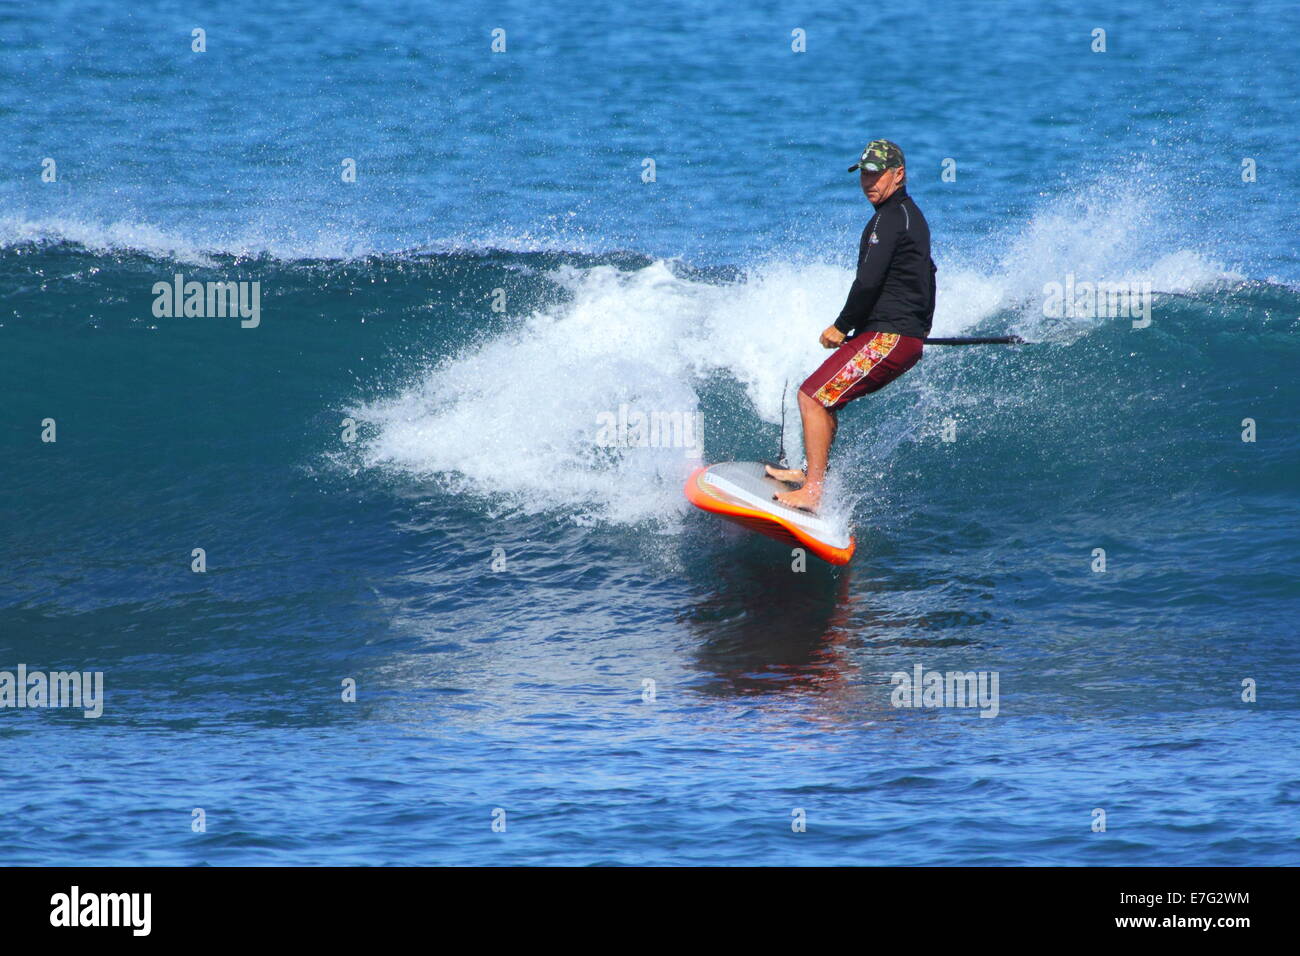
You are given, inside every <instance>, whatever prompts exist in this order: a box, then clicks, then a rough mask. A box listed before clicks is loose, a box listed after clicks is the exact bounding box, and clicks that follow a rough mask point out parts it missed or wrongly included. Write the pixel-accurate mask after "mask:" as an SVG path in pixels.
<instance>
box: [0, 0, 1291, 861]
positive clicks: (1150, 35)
mask: <svg viewBox="0 0 1300 956" xmlns="http://www.w3.org/2000/svg"><path fill="white" fill-rule="evenodd" d="M998 9H999V12H998V13H997V15H990V13H989V8H988V7H987V5H986V4H982V3H975V2H955V0H951V2H931V3H919V4H916V5H914V6H912V7H909V8H907V9H906V10H899V11H897V12H896V13H895V14H891V15H889V16H882V15H880V13H879V11H872V10H867V9H865V8H855V7H845V6H843V5H832V4H822V5H811V4H795V5H780V6H777V5H774V4H749V5H742V6H736V5H730V6H727V7H725V8H721V7H720V8H717V9H710V8H707V7H705V6H704V5H697V4H689V3H686V4H683V3H664V4H656V5H654V6H652V7H646V8H633V7H622V8H618V9H613V10H602V9H599V8H597V9H593V8H591V7H590V6H589V5H585V4H576V3H557V2H541V3H496V4H472V3H471V4H461V5H456V6H455V7H446V6H444V5H434V4H414V3H382V2H351V3H343V4H303V3H297V2H293V3H289V2H260V3H256V4H254V3H249V2H245V0H229V2H225V3H221V4H203V3H199V4H181V3H159V2H140V3H132V4H125V3H109V2H103V3H72V2H61V0H56V2H50V3H44V4H40V5H37V6H31V5H16V4H14V5H6V6H3V7H0V143H3V146H4V148H3V149H0V293H2V298H0V408H2V409H3V415H0V462H2V463H3V465H2V467H3V475H4V478H5V487H6V491H7V494H6V496H5V501H4V504H3V507H2V508H0V671H5V670H8V671H14V670H15V669H16V668H17V667H18V665H19V664H25V665H26V667H27V668H28V669H30V670H33V671H60V670H74V669H75V670H78V671H88V672H102V673H103V682H104V684H103V686H104V698H103V713H102V716H100V717H98V718H93V719H87V718H86V717H84V716H83V714H82V712H81V711H80V710H75V709H52V708H43V709H0V863H4V864H10V865H13V864H19V865H32V864H52V863H58V864H90V865H106V864H169V865H172V864H174V865H197V864H212V865H230V864H238V865H248V864H330V865H342V864H407V865H409V864H456V865H472V864H493V865H497V864H544V865H552V864H562V865H583V864H634V865H635V864H774V865H786V864H799V865H802V864H922V865H932V864H958V865H963V864H971V865H975V864H1030V865H1059V864H1071V865H1080V864H1083V865H1142V864H1147V865H1198V864H1199V865H1232V866H1246V865H1259V864H1293V863H1295V862H1297V858H1298V856H1300V838H1298V835H1297V834H1298V833H1300V827H1298V825H1297V824H1298V821H1300V767H1297V758H1296V754H1297V752H1298V744H1300V731H1298V730H1297V721H1296V716H1297V712H1298V711H1300V650H1297V635H1296V620H1297V616H1298V613H1300V556H1298V555H1300V520H1298V519H1300V503H1298V501H1297V478H1298V476H1300V382H1298V376H1297V374H1296V370H1297V367H1300V262H1298V261H1297V243H1296V237H1297V228H1296V227H1297V215H1296V213H1297V208H1298V207H1297V197H1298V196H1300V172H1298V171H1297V168H1296V164H1295V162H1294V157H1293V155H1292V153H1293V151H1294V146H1295V143H1296V140H1297V132H1298V124H1297V120H1296V118H1295V113H1294V106H1295V103H1296V100H1297V81H1296V78H1295V64H1296V62H1297V60H1298V59H1300V40H1298V39H1297V37H1300V14H1298V13H1297V7H1296V6H1295V5H1294V4H1288V3H1282V2H1257V3H1244V4H1233V5H1228V6H1224V5H1210V4H1197V3H1160V4H1155V3H1139V4H1130V5H1125V6H1124V7H1123V8H1115V7H1113V6H1112V5H1102V4H1089V3H1082V4H1080V3H1064V2H1061V3H1038V2H1036V3H1028V2H1026V3H1019V4H1008V5H1005V6H1002V7H999V8H998ZM195 28H202V29H204V30H205V31H206V34H205V39H206V51H205V52H201V53H200V52H194V51H193V50H192V49H191V44H192V42H193V40H192V35H191V31H192V30H193V29H195ZM498 28H499V29H502V30H504V31H505V34H504V37H505V50H504V52H500V53H494V52H492V43H493V31H494V30H496V29H498ZM1098 28H1101V29H1104V30H1105V31H1106V51H1105V52H1104V53H1094V52H1092V50H1091V49H1090V46H1091V45H1092V43H1093V31H1094V30H1095V29H1098ZM794 30H803V31H805V36H806V52H802V53H795V52H793V51H792V50H791V43H792V31H794ZM877 136H886V137H889V138H891V139H894V140H896V141H897V142H899V143H900V144H901V145H902V147H903V148H904V150H905V151H906V155H907V159H908V175H909V180H910V190H911V192H912V194H913V195H914V196H915V197H916V199H917V201H918V203H919V205H920V206H921V207H922V208H923V209H924V210H925V212H926V214H927V216H928V218H929V220H930V225H931V229H932V232H933V234H934V237H935V258H936V261H937V262H938V265H939V270H940V271H939V277H938V279H939V303H938V308H937V313H936V321H935V334H938V335H964V334H994V335H1000V334H1009V333H1015V334H1018V335H1021V336H1023V337H1024V338H1025V339H1026V340H1027V344H1025V345H1023V346H1020V347H1016V348H1005V347H997V346H990V347H971V348H949V349H944V348H942V347H937V346H935V347H931V348H930V349H928V350H927V352H926V356H925V358H924V359H923V361H922V362H921V364H920V365H919V366H917V368H916V369H914V370H913V371H912V372H910V373H908V375H906V376H905V377H904V378H902V379H900V380H899V381H898V382H896V383H895V384H893V385H891V386H890V387H889V388H888V389H886V390H884V391H883V392H881V393H879V394H877V395H874V396H871V397H869V398H866V399H863V400H862V401H859V402H857V403H855V404H854V405H853V406H851V407H850V409H849V410H848V411H846V412H845V413H844V415H843V416H842V419H841V429H840V434H839V438H838V441H837V444H836V451H835V457H834V459H833V490H834V492H835V503H834V505H833V510H834V511H835V513H836V515H837V516H838V517H839V518H840V519H841V520H843V521H844V522H846V523H848V524H850V525H851V526H852V527H853V529H854V532H855V534H856V536H857V541H858V553H857V556H856V557H855V559H854V561H853V562H852V564H850V565H849V566H847V567H845V568H842V569H835V568H831V567H829V566H827V565H822V564H819V563H817V562H816V561H815V560H814V561H811V562H810V563H809V564H808V566H807V567H806V569H805V570H795V569H794V567H795V565H796V562H795V561H794V560H793V559H792V556H791V554H790V551H789V549H788V548H786V547H783V546H782V545H780V544H777V543H775V542H771V541H768V540H767V539H764V538H760V537H757V536H754V535H751V534H748V533H746V532H744V531H741V530H739V529H735V528H732V527H731V526H728V525H723V524H721V523H719V522H717V521H715V520H714V519H712V518H710V517H708V516H706V515H703V514H700V513H698V512H695V511H694V510H693V509H691V508H690V506H689V505H688V504H687V503H686V502H685V501H684V499H683V498H682V494H681V486H682V483H683V481H684V479H685V477H686V475H687V473H688V472H689V470H690V468H691V467H692V466H693V465H694V464H695V461H696V458H697V457H698V456H699V455H701V454H702V457H703V459H704V460H707V461H715V460H726V459H741V460H745V459H755V458H766V457H771V456H773V455H774V454H775V453H776V450H777V447H778V445H779V444H780V443H781V441H782V440H783V441H784V444H785V445H786V446H787V448H797V447H798V443H799V440H800V436H799V431H798V424H797V421H795V420H794V416H793V414H791V415H789V416H787V420H786V422H785V427H784V432H783V431H782V417H783V416H782V408H783V404H786V405H788V406H790V407H793V402H792V401H791V400H790V398H789V395H788V391H789V390H791V389H793V388H794V386H795V385H796V384H797V383H798V381H800V380H801V378H802V377H803V376H804V375H806V374H807V372H808V371H810V370H811V369H812V368H814V367H815V366H816V365H817V364H818V363H819V362H820V361H821V359H822V357H823V354H822V353H821V351H820V349H819V348H818V346H817V342H816V338H817V334H818V332H819V331H820V329H822V328H823V327H825V325H827V324H829V322H830V321H831V320H832V319H833V318H834V316H835V314H836V313H837V312H838V309H839V307H840V306H841V304H842V302H843V299H844V296H845V294H846V292H847V289H848V285H849V282H850V279H851V275H852V272H851V265H852V258H853V255H854V252H855V250H856V244H857V240H858V235H859V232H860V230H861V227H862V225H863V223H864V222H865V221H866V219H867V218H868V217H869V215H870V208H869V206H868V204H867V203H866V201H865V200H864V199H863V197H862V195H861V193H860V192H859V191H858V188H857V184H856V179H855V177H854V176H852V175H850V174H848V173H846V172H845V170H846V168H847V166H848V165H849V164H850V163H851V162H853V161H854V160H855V159H856V157H857V154H858V152H859V151H860V150H861V148H862V146H863V144H864V143H865V142H866V141H867V140H868V139H870V138H873V137H877ZM647 159H650V160H653V168H654V173H655V176H654V180H653V181H651V182H646V181H643V172H644V170H645V169H646V168H647V164H646V163H645V161H646V160H647ZM47 160H52V161H53V166H52V167H51V166H50V164H49V163H47V162H46V161H47ZM346 160H352V161H354V163H355V170H356V177H355V181H345V179H344V176H343V171H344V168H345V167H344V165H343V164H344V162H345V161H346ZM954 163H955V167H954V166H953V164H954ZM1243 163H1245V167H1243ZM1247 167H1248V168H1249V170H1250V171H1253V176H1252V175H1246V176H1243V170H1244V169H1246V168H1247ZM945 168H955V171H956V177H955V179H952V178H951V177H949V178H948V179H945V177H944V176H943V172H944V169H945ZM49 169H53V170H54V178H53V181H44V179H43V177H42V173H43V171H44V170H49ZM46 178H48V175H47V177H46ZM176 274H181V275H183V277H184V279H185V280H188V281H200V282H207V281H240V282H248V283H252V282H257V283H259V285H258V290H259V296H260V298H259V300H258V301H259V313H258V324H257V325H256V327H249V328H245V327H242V326H241V323H240V320H239V318H232V317H188V318H186V317H170V316H158V315H156V314H155V312H154V303H155V298H156V293H155V292H154V291H153V290H154V285H155V283H159V282H163V283H170V282H172V281H173V277H174V276H175V275H176ZM1067 281H1074V282H1125V283H1135V284H1137V285H1138V286H1139V287H1145V288H1150V289H1151V290H1152V299H1151V318H1152V321H1151V323H1150V325H1149V326H1146V327H1138V328H1135V327H1134V322H1133V321H1132V320H1131V319H1130V318H1128V317H1110V318H1095V317H1088V316H1083V315H1074V316H1066V317H1048V316H1045V314H1044V308H1043V302H1044V288H1045V285H1047V284H1049V283H1053V282H1056V283H1065V282H1067ZM1143 284H1145V285H1143ZM250 288H251V287H250ZM494 306H496V308H494ZM787 383H788V384H787ZM783 400H784V401H783ZM620 409H625V410H630V411H631V412H637V411H640V412H646V413H651V412H654V413H658V412H662V413H668V414H676V415H678V416H679V417H681V416H684V417H685V418H686V420H690V421H699V422H702V425H703V429H702V434H703V443H702V444H703V447H702V449H699V448H696V449H691V448H682V447H610V446H609V445H608V444H602V443H601V442H600V441H599V439H598V423H599V422H600V421H601V416H609V415H617V414H618V413H619V411H620ZM696 416H698V417H696ZM47 419H50V420H53V422H54V426H53V427H54V429H55V437H56V439H57V440H55V441H53V442H50V441H43V440H42V433H43V431H48V427H49V426H47V425H45V424H43V423H44V422H45V421H46V420H47ZM1247 420H1250V422H1251V423H1253V426H1251V425H1250V424H1249V423H1247ZM347 423H351V427H354V428H355V434H353V433H352V432H351V428H350V426H349V425H348V424H347ZM1252 427H1253V430H1254V435H1253V437H1254V440H1253V441H1244V440H1243V434H1244V433H1246V432H1247V431H1248V430H1249V429H1250V428H1252ZM47 437H48V436H47ZM347 438H352V439H353V440H345V439H347ZM945 438H952V439H954V440H945ZM669 444H671V443H669ZM194 549H203V554H204V560H205V568H206V570H203V571H201V572H197V571H195V570H194V569H193V563H192V562H193V561H194V560H195V558H194V556H193V552H194ZM1098 549H1101V551H1102V552H1104V558H1105V569H1104V571H1103V570H1100V565H1099V563H1098V562H1099V559H1098ZM917 666H920V667H921V668H923V670H924V671H926V672H933V671H938V672H950V671H976V672H986V673H988V674H996V675H997V678H998V697H997V702H996V716H990V717H982V716H981V715H980V711H979V710H978V709H974V708H959V707H945V708H929V707H921V708H908V707H897V706H894V701H893V699H892V698H893V693H894V690H895V688H894V684H893V682H892V677H893V675H895V674H896V673H899V672H905V673H908V674H911V673H913V672H914V671H913V669H914V668H916V667H917ZM0 680H2V678H0ZM345 682H354V683H355V697H356V699H355V701H345V700H344V699H343V697H344V692H345ZM1251 688H1253V689H1254V695H1255V696H1254V699H1253V700H1249V701H1248V700H1243V694H1245V695H1246V696H1250V695H1249V693H1248V691H1249V690H1250V689H1251ZM985 712H986V713H988V712H991V711H990V709H989V708H985ZM196 810H202V812H203V820H204V823H205V826H206V829H200V830H196V829H195V826H196V824H195V811H196ZM1098 810H1101V811H1104V813H1105V830H1104V831H1097V830H1094V826H1095V822H1094V821H1096V820H1097V819H1098V816H1097V813H1096V811H1098ZM800 811H802V813H803V814H804V816H805V817H806V830H805V832H796V829H797V828H795V827H792V823H797V822H798V820H799V812H800ZM494 820H495V821H497V822H498V823H499V822H500V821H501V820H504V822H505V828H504V831H501V829H500V826H499V825H498V827H497V828H496V829H494V827H493V823H494Z"/></svg>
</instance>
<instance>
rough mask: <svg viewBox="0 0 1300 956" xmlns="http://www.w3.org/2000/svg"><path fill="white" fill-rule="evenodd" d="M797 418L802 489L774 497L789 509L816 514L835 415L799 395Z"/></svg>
mask: <svg viewBox="0 0 1300 956" xmlns="http://www.w3.org/2000/svg"><path fill="white" fill-rule="evenodd" d="M799 417H800V419H801V420H802V421H803V450H804V457H805V458H806V459H807V461H808V472H807V474H806V476H805V477H804V483H803V487H802V488H798V489H796V490H794V491H786V492H783V493H781V494H779V495H777V496H776V500H777V501H779V502H781V504H783V505H789V506H790V507H792V508H804V509H807V510H808V511H816V510H817V506H818V505H819V504H821V500H822V489H823V487H824V486H825V484H826V465H827V463H828V462H829V461H830V457H831V443H832V442H834V441H835V429H836V428H837V427H838V425H839V422H838V420H837V419H836V417H835V412H833V411H832V410H831V409H829V408H826V407H825V406H824V405H822V403H821V402H819V401H817V399H815V398H811V397H810V396H808V395H805V394H804V393H803V392H799Z"/></svg>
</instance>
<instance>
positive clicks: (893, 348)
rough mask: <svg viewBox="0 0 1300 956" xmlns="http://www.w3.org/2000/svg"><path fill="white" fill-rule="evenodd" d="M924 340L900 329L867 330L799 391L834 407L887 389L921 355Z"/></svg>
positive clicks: (822, 366) (823, 365)
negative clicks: (902, 333) (905, 333)
mask: <svg viewBox="0 0 1300 956" xmlns="http://www.w3.org/2000/svg"><path fill="white" fill-rule="evenodd" d="M923 341H924V340H923V339H918V338H915V337H913V336H910V335H899V334H898V333H896V332H864V333H863V334H861V335H856V336H854V337H853V338H851V339H848V340H847V341H846V342H845V343H844V344H843V345H841V346H840V347H839V348H837V349H836V350H835V352H834V354H832V355H831V357H830V358H828V359H827V360H826V361H825V362H823V363H822V364H821V367H820V368H818V369H817V371H815V372H813V373H812V374H811V375H809V376H808V380H807V381H806V382H804V383H803V384H802V385H800V386H799V391H801V392H803V393H804V394H805V395H807V396H808V397H809V398H813V399H816V400H817V401H819V402H821V404H822V405H824V406H826V407H827V408H830V409H837V408H843V407H844V406H845V405H847V404H848V403H849V402H851V401H853V400H854V399H855V398H861V397H862V396H863V395H866V394H868V393H869V392H874V391H878V390H879V389H882V388H884V387H885V386H886V385H888V384H889V383H890V382H892V381H893V380H894V379H896V378H898V376H900V375H902V374H903V373H904V372H906V371H907V370H908V369H909V368H911V367H912V366H913V365H915V364H916V363H917V362H918V361H920V358H921V351H922V349H923V348H924V346H923V345H922V342H923Z"/></svg>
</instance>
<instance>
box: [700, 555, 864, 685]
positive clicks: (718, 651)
mask: <svg viewBox="0 0 1300 956" xmlns="http://www.w3.org/2000/svg"><path fill="white" fill-rule="evenodd" d="M711 557H712V558H714V560H713V561H710V562H708V563H707V565H705V564H704V562H703V561H702V562H701V564H702V567H701V568H700V570H701V571H702V572H703V573H701V574H699V575H698V576H695V579H696V580H698V581H707V582H708V586H707V588H705V587H701V588H700V589H698V592H697V597H696V599H695V601H694V603H692V604H691V605H690V606H689V607H687V608H686V609H685V610H684V611H683V612H682V614H681V617H680V620H681V622H682V623H683V624H685V625H686V626H687V627H689V628H690V629H691V631H692V632H693V633H695V634H696V636H697V637H698V651H697V652H696V657H695V663H696V665H697V666H698V667H699V669H700V670H701V671H702V672H703V674H704V675H705V680H704V682H703V684H702V685H701V687H700V689H701V690H702V691H704V692H705V693H710V694H716V695H720V696H727V695H744V694H758V693H772V692H788V691H802V690H808V689H819V690H820V689H825V688H826V687H827V686H828V685H833V684H837V683H840V682H841V681H843V680H844V677H845V672H846V670H847V668H848V666H849V665H848V662H847V660H846V659H845V657H844V649H845V644H846V643H847V641H848V640H849V638H850V636H851V633H852V631H851V629H850V626H849V624H850V618H851V616H852V613H851V612H852V606H853V601H852V598H851V597H850V594H849V581H850V572H849V571H848V569H846V568H842V569H836V568H831V567H830V566H828V565H825V564H822V563H821V562H820V561H818V560H817V559H816V558H809V559H808V567H807V570H806V571H802V572H796V571H793V570H792V569H791V559H790V558H789V553H788V552H783V551H782V549H781V548H780V547H779V546H770V545H769V544H768V543H767V542H758V541H755V542H744V543H743V545H742V546H741V547H738V548H735V549H728V551H727V552H726V553H725V554H718V553H717V552H714V553H713V554H712V555H711Z"/></svg>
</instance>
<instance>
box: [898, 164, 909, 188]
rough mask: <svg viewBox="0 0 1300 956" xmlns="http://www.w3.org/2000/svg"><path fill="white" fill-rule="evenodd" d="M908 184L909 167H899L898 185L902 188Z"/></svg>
mask: <svg viewBox="0 0 1300 956" xmlns="http://www.w3.org/2000/svg"><path fill="white" fill-rule="evenodd" d="M906 182H907V167H906V166H899V167H898V185H900V186H902V185H903V184H904V183H906Z"/></svg>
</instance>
